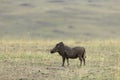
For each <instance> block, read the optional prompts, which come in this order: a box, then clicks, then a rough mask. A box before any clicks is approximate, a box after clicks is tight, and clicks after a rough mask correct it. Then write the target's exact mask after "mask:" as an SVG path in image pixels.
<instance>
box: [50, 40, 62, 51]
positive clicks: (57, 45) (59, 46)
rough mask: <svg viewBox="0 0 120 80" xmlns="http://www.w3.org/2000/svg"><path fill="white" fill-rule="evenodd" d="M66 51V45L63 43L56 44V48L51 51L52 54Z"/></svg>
mask: <svg viewBox="0 0 120 80" xmlns="http://www.w3.org/2000/svg"><path fill="white" fill-rule="evenodd" d="M63 49H64V43H63V42H59V43H58V44H56V46H55V47H54V48H53V49H52V50H51V51H50V52H51V53H55V52H61V51H63Z"/></svg>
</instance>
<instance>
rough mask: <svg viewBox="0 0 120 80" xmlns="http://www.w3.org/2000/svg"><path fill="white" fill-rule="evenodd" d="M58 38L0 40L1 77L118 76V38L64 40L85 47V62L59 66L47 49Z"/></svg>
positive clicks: (62, 79)
mask: <svg viewBox="0 0 120 80" xmlns="http://www.w3.org/2000/svg"><path fill="white" fill-rule="evenodd" d="M59 41H60V40H44V39H43V40H26V39H21V40H4V39H3V40H2V39H1V40H0V80H120V76H119V75H120V63H119V60H120V40H93V41H92V40H91V41H78V40H63V41H64V43H65V44H66V45H69V46H71V47H74V46H84V47H85V48H86V55H87V58H86V66H82V67H79V59H75V60H70V66H66V65H65V67H61V62H62V60H61V57H60V56H59V55H58V54H50V53H49V50H50V49H51V48H53V47H54V46H55V44H56V43H57V42H59Z"/></svg>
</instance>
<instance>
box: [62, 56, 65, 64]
mask: <svg viewBox="0 0 120 80" xmlns="http://www.w3.org/2000/svg"><path fill="white" fill-rule="evenodd" d="M62 61H63V63H62V66H64V63H65V57H62Z"/></svg>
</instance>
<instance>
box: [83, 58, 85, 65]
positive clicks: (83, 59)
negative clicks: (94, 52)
mask: <svg viewBox="0 0 120 80" xmlns="http://www.w3.org/2000/svg"><path fill="white" fill-rule="evenodd" d="M83 62H84V66H85V58H84V57H83Z"/></svg>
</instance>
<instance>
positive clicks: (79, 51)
mask: <svg viewBox="0 0 120 80" xmlns="http://www.w3.org/2000/svg"><path fill="white" fill-rule="evenodd" d="M50 52H51V53H55V52H58V53H59V54H60V55H61V56H62V61H63V63H62V66H64V63H65V60H66V59H67V64H68V65H69V58H71V59H76V58H79V60H80V66H81V65H82V61H83V62H84V65H85V57H86V56H85V48H84V47H74V48H70V47H68V46H66V45H64V43H63V42H59V43H58V44H56V46H55V47H54V48H53V49H52V50H51V51H50Z"/></svg>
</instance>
